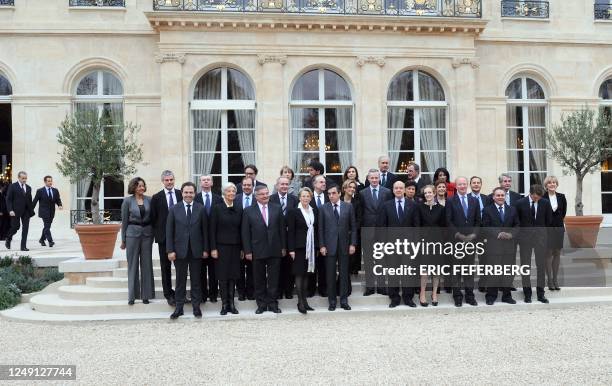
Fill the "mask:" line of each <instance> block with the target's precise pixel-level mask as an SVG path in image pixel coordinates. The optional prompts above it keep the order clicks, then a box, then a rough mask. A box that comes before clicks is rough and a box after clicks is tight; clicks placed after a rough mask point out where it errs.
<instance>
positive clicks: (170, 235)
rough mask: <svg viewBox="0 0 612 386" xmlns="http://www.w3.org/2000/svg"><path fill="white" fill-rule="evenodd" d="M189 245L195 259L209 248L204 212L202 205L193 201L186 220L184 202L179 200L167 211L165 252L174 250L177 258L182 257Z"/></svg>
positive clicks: (184, 255)
mask: <svg viewBox="0 0 612 386" xmlns="http://www.w3.org/2000/svg"><path fill="white" fill-rule="evenodd" d="M189 247H191V253H192V254H193V258H195V259H199V258H202V253H203V252H204V251H208V250H209V247H208V226H207V222H206V214H205V213H204V207H203V206H202V205H200V203H198V202H195V201H194V202H193V206H192V207H191V221H188V219H187V213H185V203H184V202H183V201H181V202H179V203H178V204H176V205H174V206H173V207H172V208H171V209H170V210H169V211H168V220H167V224H166V252H168V253H170V252H176V258H177V259H184V258H186V257H187V251H188V250H189Z"/></svg>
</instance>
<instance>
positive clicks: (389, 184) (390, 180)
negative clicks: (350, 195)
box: [364, 172, 399, 190]
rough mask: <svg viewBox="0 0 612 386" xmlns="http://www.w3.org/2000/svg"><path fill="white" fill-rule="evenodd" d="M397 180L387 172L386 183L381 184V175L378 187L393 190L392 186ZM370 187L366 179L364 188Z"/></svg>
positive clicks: (396, 177)
mask: <svg viewBox="0 0 612 386" xmlns="http://www.w3.org/2000/svg"><path fill="white" fill-rule="evenodd" d="M398 179H399V177H398V176H396V175H395V174H393V173H391V172H387V181H385V184H384V185H383V184H382V173H381V175H380V185H381V186H384V187H385V188H387V189H389V190H393V184H394V183H395V181H397V180H398ZM368 186H370V181H368V180H367V179H366V182H365V186H364V187H366V188H367V187H368Z"/></svg>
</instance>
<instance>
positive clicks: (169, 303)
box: [166, 298, 176, 307]
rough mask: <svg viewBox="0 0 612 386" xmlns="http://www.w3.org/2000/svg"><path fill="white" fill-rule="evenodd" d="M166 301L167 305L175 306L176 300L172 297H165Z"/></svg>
mask: <svg viewBox="0 0 612 386" xmlns="http://www.w3.org/2000/svg"><path fill="white" fill-rule="evenodd" d="M166 301H167V302H168V305H169V306H172V307H175V306H176V301H175V300H174V298H166Z"/></svg>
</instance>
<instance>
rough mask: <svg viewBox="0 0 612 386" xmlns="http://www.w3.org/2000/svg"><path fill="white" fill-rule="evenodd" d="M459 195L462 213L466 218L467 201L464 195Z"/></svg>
mask: <svg viewBox="0 0 612 386" xmlns="http://www.w3.org/2000/svg"><path fill="white" fill-rule="evenodd" d="M460 197H461V206H462V207H463V215H464V216H465V218H467V216H468V206H467V202H465V196H460Z"/></svg>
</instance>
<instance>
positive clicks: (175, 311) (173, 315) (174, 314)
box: [170, 310, 183, 320]
mask: <svg viewBox="0 0 612 386" xmlns="http://www.w3.org/2000/svg"><path fill="white" fill-rule="evenodd" d="M181 315H183V310H174V312H173V313H172V315H170V319H172V320H174V319H178V317H179V316H181Z"/></svg>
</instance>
